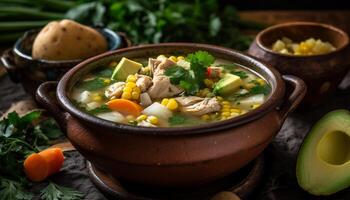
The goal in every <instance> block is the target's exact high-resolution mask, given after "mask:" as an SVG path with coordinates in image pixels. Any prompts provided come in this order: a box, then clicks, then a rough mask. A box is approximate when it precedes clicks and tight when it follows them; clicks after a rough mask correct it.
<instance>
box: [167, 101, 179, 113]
mask: <svg viewBox="0 0 350 200" xmlns="http://www.w3.org/2000/svg"><path fill="white" fill-rule="evenodd" d="M178 106H179V105H178V104H177V101H176V100H175V99H169V102H168V104H167V108H168V109H169V110H176V109H177V107H178Z"/></svg>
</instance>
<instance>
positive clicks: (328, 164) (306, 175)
mask: <svg viewBox="0 0 350 200" xmlns="http://www.w3.org/2000/svg"><path fill="white" fill-rule="evenodd" d="M296 175H297V179H298V183H299V185H300V186H301V187H302V188H303V189H304V190H306V191H308V192H309V193H311V194H314V195H330V194H333V193H335V192H338V191H340V190H342V189H345V188H347V187H349V186H350V112H349V111H347V110H335V111H332V112H330V113H328V114H326V115H325V116H324V117H323V118H322V119H321V120H320V121H318V122H317V123H316V124H315V125H314V127H313V128H312V130H311V131H310V133H309V134H308V135H307V136H306V139H305V140H304V142H303V144H302V146H301V148H300V150H299V154H298V159H297V166H296Z"/></svg>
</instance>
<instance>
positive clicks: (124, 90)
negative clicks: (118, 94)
mask: <svg viewBox="0 0 350 200" xmlns="http://www.w3.org/2000/svg"><path fill="white" fill-rule="evenodd" d="M123 92H132V88H131V87H124V88H123Z"/></svg>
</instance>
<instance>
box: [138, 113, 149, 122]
mask: <svg viewBox="0 0 350 200" xmlns="http://www.w3.org/2000/svg"><path fill="white" fill-rule="evenodd" d="M147 117H148V116H147V115H140V116H138V117H137V118H136V121H138V122H141V121H143V120H146V119H147Z"/></svg>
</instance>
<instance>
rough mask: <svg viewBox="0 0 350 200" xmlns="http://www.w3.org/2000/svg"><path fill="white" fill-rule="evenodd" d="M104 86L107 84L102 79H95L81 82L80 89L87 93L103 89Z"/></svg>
mask: <svg viewBox="0 0 350 200" xmlns="http://www.w3.org/2000/svg"><path fill="white" fill-rule="evenodd" d="M106 86H107V84H106V83H105V81H104V79H103V78H95V79H92V80H88V81H82V82H81V84H80V87H81V88H82V89H83V90H88V91H95V90H98V89H101V88H104V87H106Z"/></svg>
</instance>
